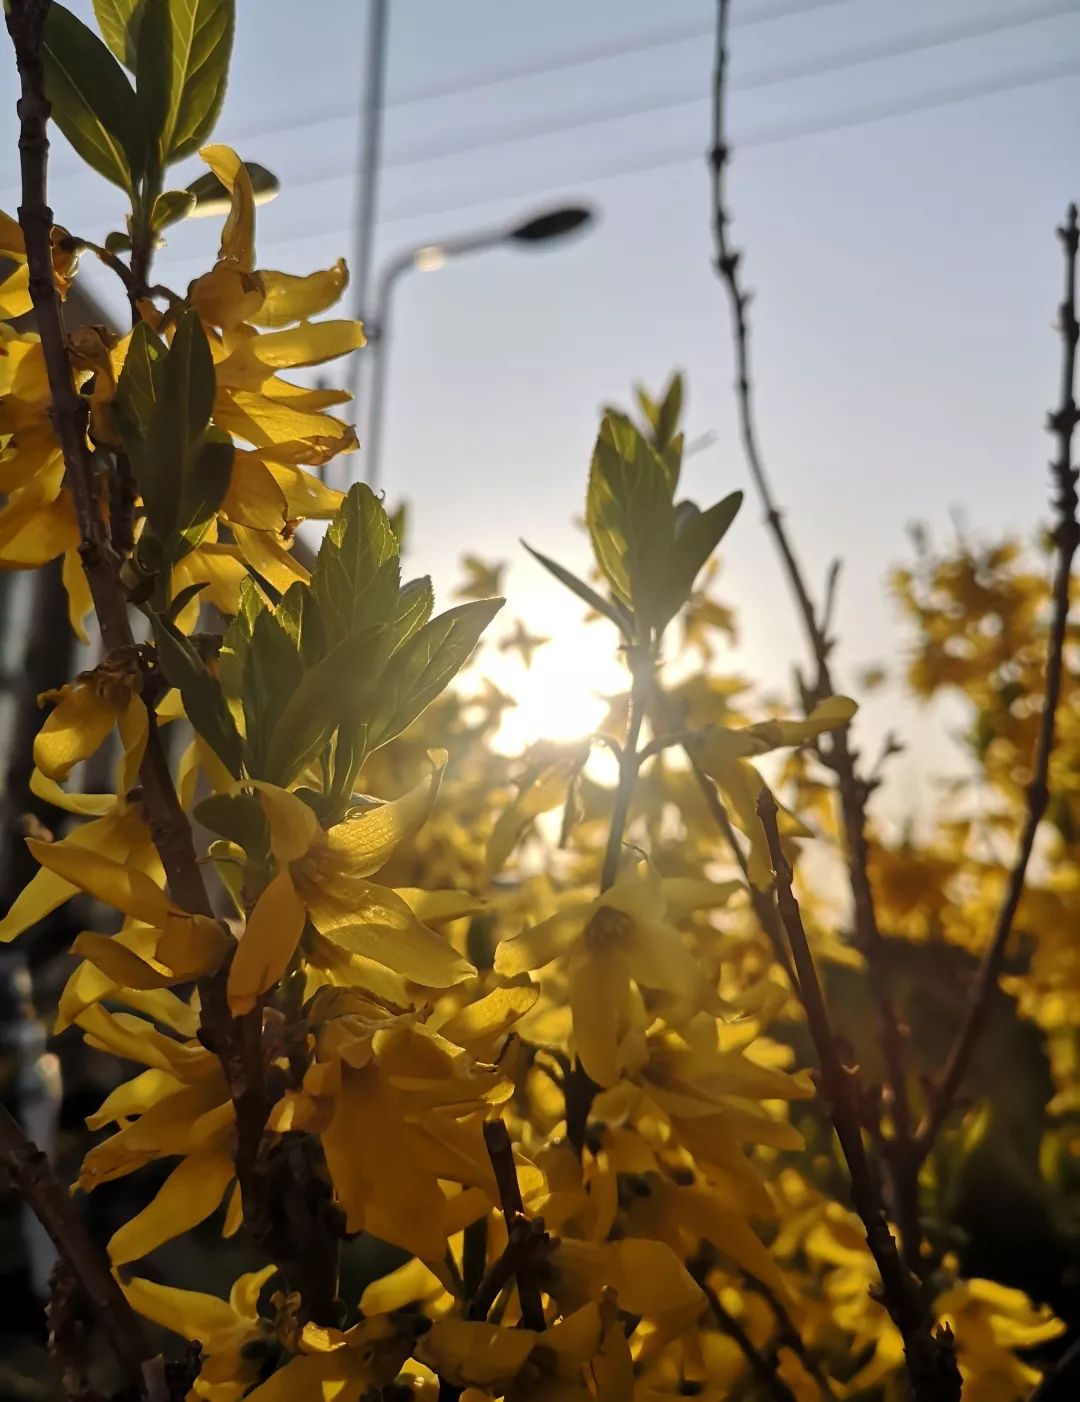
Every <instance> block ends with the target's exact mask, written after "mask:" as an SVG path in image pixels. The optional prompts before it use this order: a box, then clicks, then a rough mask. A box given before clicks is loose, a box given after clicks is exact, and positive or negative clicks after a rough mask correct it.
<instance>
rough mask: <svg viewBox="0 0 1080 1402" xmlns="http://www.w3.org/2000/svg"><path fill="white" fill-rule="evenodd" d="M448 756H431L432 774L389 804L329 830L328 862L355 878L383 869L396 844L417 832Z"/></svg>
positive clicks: (326, 840) (383, 804) (367, 811)
mask: <svg viewBox="0 0 1080 1402" xmlns="http://www.w3.org/2000/svg"><path fill="white" fill-rule="evenodd" d="M446 760H447V754H446V751H445V750H439V751H438V752H437V753H435V754H433V765H432V770H431V774H430V776H429V777H428V778H426V779H424V780H422V781H421V782H420V783H419V784H417V785H416V786H415V788H412V789H410V790H409V792H408V793H406V794H404V795H402V797H401V798H396V799H394V800H393V801H392V802H390V803H380V804H379V805H378V806H377V807H375V808H368V809H365V810H364V811H362V812H360V813H357V814H356V815H355V816H353V817H348V818H346V819H345V820H344V821H343V822H340V823H336V824H335V825H334V826H333V827H332V828H330V829H329V830H328V831H327V833H326V837H325V839H324V841H325V846H326V850H327V852H328V854H329V856H330V858H331V859H332V860H333V861H334V862H335V863H339V864H340V865H341V866H342V867H343V868H344V869H345V870H347V871H348V872H349V873H350V874H352V875H355V876H371V875H372V873H373V872H376V871H378V870H379V868H380V867H381V866H384V865H385V864H386V862H387V861H389V859H390V857H391V856H392V855H393V852H394V849H395V848H396V847H397V846H398V844H399V843H401V842H404V841H405V840H406V838H409V837H412V835H413V834H414V833H416V832H418V831H419V829H420V828H421V827H422V826H423V825H424V823H425V821H426V820H427V817H428V814H429V813H430V812H431V809H432V806H433V804H434V802H435V797H436V795H437V793H438V791H439V782H440V780H441V778H442V773H443V769H444V768H445V766H446Z"/></svg>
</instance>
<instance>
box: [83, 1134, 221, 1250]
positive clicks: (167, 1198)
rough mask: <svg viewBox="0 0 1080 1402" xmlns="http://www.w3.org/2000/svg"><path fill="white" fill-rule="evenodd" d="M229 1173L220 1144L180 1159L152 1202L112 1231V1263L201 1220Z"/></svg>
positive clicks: (152, 1246) (215, 1202)
mask: <svg viewBox="0 0 1080 1402" xmlns="http://www.w3.org/2000/svg"><path fill="white" fill-rule="evenodd" d="M233 1172H234V1170H233V1162H232V1158H231V1156H230V1154H229V1153H228V1152H227V1150H226V1148H225V1147H224V1146H223V1147H222V1148H219V1149H213V1150H210V1151H208V1152H205V1153H199V1154H191V1155H189V1156H188V1157H187V1158H186V1159H182V1160H181V1162H180V1163H179V1164H178V1165H177V1167H176V1168H174V1169H173V1171H172V1172H171V1173H170V1174H169V1176H168V1178H166V1179H165V1182H164V1183H163V1184H162V1185H161V1187H160V1189H159V1190H158V1193H157V1196H156V1197H155V1198H154V1199H153V1201H152V1202H150V1203H149V1204H148V1205H147V1206H146V1207H144V1208H143V1210H142V1211H141V1212H138V1213H136V1215H135V1216H134V1217H133V1218H132V1219H131V1221H130V1222H127V1223H125V1224H124V1226H122V1227H121V1228H120V1230H119V1231H117V1232H115V1233H114V1234H113V1236H112V1239H111V1240H110V1242H109V1257H110V1259H111V1260H112V1262H113V1265H116V1266H123V1265H126V1264H127V1263H128V1262H129V1261H138V1260H140V1259H141V1258H142V1257H143V1256H148V1255H149V1254H150V1252H151V1251H154V1250H156V1248H157V1247H159V1246H161V1245H163V1243H165V1242H166V1241H172V1239H173V1238H174V1237H178V1236H180V1235H181V1234H182V1233H184V1232H187V1231H190V1230H191V1228H192V1227H197V1226H198V1225H199V1223H200V1222H203V1221H205V1220H206V1218H207V1217H209V1216H210V1214H211V1212H213V1211H214V1210H215V1209H216V1208H217V1207H218V1206H219V1204H220V1203H221V1199H222V1197H223V1196H224V1195H225V1189H226V1188H227V1187H228V1185H229V1183H230V1182H231V1181H232V1178H233Z"/></svg>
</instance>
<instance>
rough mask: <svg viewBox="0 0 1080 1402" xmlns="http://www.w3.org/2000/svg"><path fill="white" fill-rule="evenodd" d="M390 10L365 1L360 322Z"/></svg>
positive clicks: (379, 0)
mask: <svg viewBox="0 0 1080 1402" xmlns="http://www.w3.org/2000/svg"><path fill="white" fill-rule="evenodd" d="M389 13H390V4H389V0H369V5H368V20H367V35H366V51H365V59H364V87H363V91H362V93H361V103H360V161H359V166H358V169H357V178H356V240H355V243H354V245H353V258H352V286H353V309H354V314H355V315H356V317H357V318H358V320H360V321H364V320H365V319H368V318H369V316H370V308H369V307H368V295H369V289H370V286H371V261H372V250H373V246H374V234H375V219H376V212H377V208H378V194H379V162H380V159H381V152H382V124H383V109H384V106H385V102H384V93H385V79H386V34H387V26H388V22H389ZM364 367H365V362H364V359H363V358H362V354H361V352H359V351H354V352H353V362H352V367H351V374H350V384H349V388H350V389H351V390H352V393H353V400H354V403H358V402H359V400H360V397H361V391H362V388H363V380H364ZM353 412H354V413H355V412H356V410H355V409H354V410H353ZM346 470H347V469H346Z"/></svg>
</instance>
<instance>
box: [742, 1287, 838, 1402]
mask: <svg viewBox="0 0 1080 1402" xmlns="http://www.w3.org/2000/svg"><path fill="white" fill-rule="evenodd" d="M743 1277H744V1278H745V1280H746V1283H747V1285H749V1286H750V1288H751V1290H753V1291H754V1292H755V1293H756V1294H758V1295H760V1296H761V1298H762V1299H763V1300H764V1301H765V1303H766V1304H767V1305H768V1306H769V1308H770V1309H771V1310H772V1312H773V1317H774V1318H775V1320H776V1323H777V1325H778V1327H779V1329H780V1333H779V1335H778V1336H777V1339H776V1344H777V1347H778V1348H789V1349H790V1350H791V1352H792V1353H793V1354H794V1355H795V1356H796V1358H798V1360H799V1362H800V1363H801V1364H802V1365H803V1367H804V1368H805V1369H806V1371H807V1372H808V1373H809V1374H810V1376H811V1377H812V1378H813V1380H814V1381H815V1382H816V1383H817V1385H818V1387H819V1388H820V1389H821V1392H822V1395H823V1396H825V1397H829V1398H833V1397H835V1396H836V1394H835V1392H834V1391H833V1386H832V1383H831V1382H830V1381H829V1379H828V1378H827V1377H826V1375H825V1373H824V1372H823V1370H822V1367H821V1364H820V1363H819V1362H818V1360H817V1358H816V1357H815V1355H814V1353H813V1352H812V1351H811V1350H810V1349H809V1348H807V1346H806V1343H805V1341H804V1339H803V1336H802V1335H801V1334H800V1333H799V1330H798V1328H797V1326H796V1324H795V1321H794V1320H793V1319H792V1317H791V1314H790V1312H789V1311H788V1308H787V1306H786V1305H785V1304H784V1302H783V1300H781V1299H780V1298H779V1296H778V1295H777V1294H776V1292H775V1291H774V1290H771V1289H770V1288H769V1286H767V1285H766V1284H765V1282H764V1281H763V1280H759V1279H758V1278H757V1276H756V1275H751V1273H750V1272H749V1271H743Z"/></svg>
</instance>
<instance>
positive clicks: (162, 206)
mask: <svg viewBox="0 0 1080 1402" xmlns="http://www.w3.org/2000/svg"><path fill="white" fill-rule="evenodd" d="M194 208H195V196H194V195H193V194H192V193H191V191H190V190H166V191H165V193H164V194H161V195H158V197H157V199H156V200H155V201H154V208H153V209H152V210H151V213H150V227H151V229H153V231H154V233H155V234H158V233H160V232H161V230H162V229H167V228H168V227H169V225H170V224H178V223H179V222H180V220H181V219H186V218H187V217H188V215H189V214H190V213H191V211H192V210H193V209H194Z"/></svg>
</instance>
